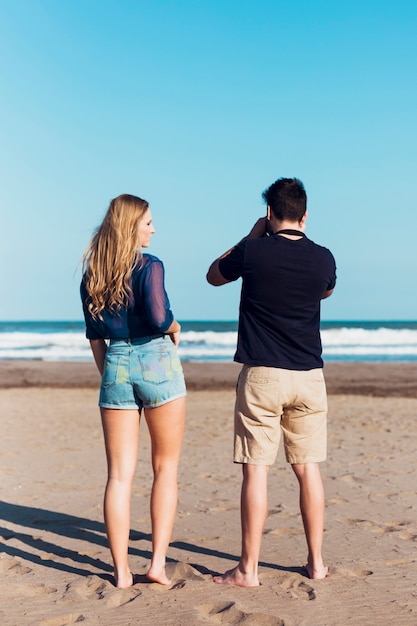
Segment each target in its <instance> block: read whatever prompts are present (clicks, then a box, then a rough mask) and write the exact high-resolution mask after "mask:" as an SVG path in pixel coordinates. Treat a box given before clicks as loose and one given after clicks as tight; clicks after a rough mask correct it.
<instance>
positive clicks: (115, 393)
mask: <svg viewBox="0 0 417 626" xmlns="http://www.w3.org/2000/svg"><path fill="white" fill-rule="evenodd" d="M185 395H186V389H185V382H184V374H183V371H182V367H181V363H180V360H179V357H178V354H177V348H176V347H175V346H174V344H173V343H172V341H171V339H170V337H169V336H167V335H166V336H164V337H156V338H155V337H142V338H140V339H117V340H116V339H111V340H110V344H109V346H108V348H107V352H106V357H105V361H104V372H103V377H102V380H101V387H100V398H99V402H98V404H99V406H100V407H103V408H107V409H136V410H139V411H140V410H141V409H142V407H144V408H155V407H158V406H162V405H163V404H166V403H167V402H170V401H171V400H176V399H177V398H181V397H183V396H185Z"/></svg>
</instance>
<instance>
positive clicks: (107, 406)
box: [98, 402, 143, 411]
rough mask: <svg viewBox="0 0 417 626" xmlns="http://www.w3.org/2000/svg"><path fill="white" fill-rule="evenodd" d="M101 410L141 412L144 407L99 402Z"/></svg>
mask: <svg viewBox="0 0 417 626" xmlns="http://www.w3.org/2000/svg"><path fill="white" fill-rule="evenodd" d="M98 406H99V407H100V409H122V410H123V409H124V410H126V411H140V410H141V409H142V408H143V407H142V406H139V405H138V404H109V403H107V402H103V403H101V402H99V403H98Z"/></svg>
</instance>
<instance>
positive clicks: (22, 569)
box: [0, 558, 32, 576]
mask: <svg viewBox="0 0 417 626" xmlns="http://www.w3.org/2000/svg"><path fill="white" fill-rule="evenodd" d="M31 571H32V570H31V568H30V567H26V565H22V564H21V562H20V561H18V560H17V559H16V558H11V559H2V560H1V561H0V573H1V574H5V573H6V572H7V573H9V574H20V575H21V576H23V575H24V574H29V572H31Z"/></svg>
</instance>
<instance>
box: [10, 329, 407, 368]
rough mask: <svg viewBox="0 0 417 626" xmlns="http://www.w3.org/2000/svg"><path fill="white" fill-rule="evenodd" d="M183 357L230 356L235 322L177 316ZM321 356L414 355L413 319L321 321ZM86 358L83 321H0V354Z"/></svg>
mask: <svg viewBox="0 0 417 626" xmlns="http://www.w3.org/2000/svg"><path fill="white" fill-rule="evenodd" d="M181 326H182V333H181V345H180V347H179V354H180V357H181V359H182V360H184V361H201V362H204V361H232V360H233V355H234V352H235V348H236V337H237V322H218V321H215V322H213V321H204V322H203V321H194V322H193V321H188V322H187V321H186V322H181ZM321 338H322V344H323V358H324V360H325V361H373V362H378V361H390V362H406V361H417V322H397V321H396V322H378V321H374V322H371V321H366V322H357V321H355V322H346V321H343V322H323V323H322V325H321ZM6 359H29V360H38V361H91V360H92V356H91V351H90V346H89V343H88V341H87V339H86V338H85V330H84V322H81V321H79V322H78V321H76V322H53V321H52V322H0V360H6Z"/></svg>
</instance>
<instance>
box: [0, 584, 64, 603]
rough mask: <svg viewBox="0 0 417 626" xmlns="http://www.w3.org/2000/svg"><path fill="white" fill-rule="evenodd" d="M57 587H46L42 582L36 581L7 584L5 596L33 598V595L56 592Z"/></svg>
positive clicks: (9, 597)
mask: <svg viewBox="0 0 417 626" xmlns="http://www.w3.org/2000/svg"><path fill="white" fill-rule="evenodd" d="M56 592H57V589H55V588H54V587H46V586H45V585H43V584H37V583H24V584H23V583H20V584H19V583H15V584H8V585H7V597H8V599H9V600H10V599H11V598H23V597H29V598H33V597H35V596H37V597H38V596H43V595H47V594H50V593H56Z"/></svg>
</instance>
